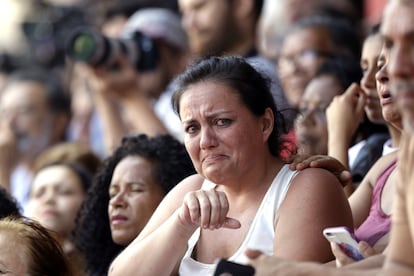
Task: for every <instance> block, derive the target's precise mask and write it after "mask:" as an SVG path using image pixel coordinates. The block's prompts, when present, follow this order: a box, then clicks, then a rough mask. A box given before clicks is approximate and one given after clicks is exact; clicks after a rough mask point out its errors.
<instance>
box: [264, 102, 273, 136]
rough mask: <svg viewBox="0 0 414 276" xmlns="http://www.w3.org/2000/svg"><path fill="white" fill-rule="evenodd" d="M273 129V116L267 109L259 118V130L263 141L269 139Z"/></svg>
mask: <svg viewBox="0 0 414 276" xmlns="http://www.w3.org/2000/svg"><path fill="white" fill-rule="evenodd" d="M274 127H275V116H274V114H273V111H272V109H270V108H269V107H268V108H266V110H265V113H264V114H263V116H262V118H261V128H262V133H263V139H264V141H267V140H268V139H269V136H270V134H271V133H272V131H273V128H274Z"/></svg>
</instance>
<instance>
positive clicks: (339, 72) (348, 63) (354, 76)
mask: <svg viewBox="0 0 414 276" xmlns="http://www.w3.org/2000/svg"><path fill="white" fill-rule="evenodd" d="M324 75H332V76H334V77H335V78H336V79H337V80H338V81H339V84H340V85H341V87H342V89H343V91H345V90H346V89H347V88H348V87H349V86H350V85H351V84H352V83H354V82H355V83H359V81H360V80H361V78H362V69H361V66H360V64H359V62H358V61H356V60H354V59H349V58H347V57H343V56H337V57H335V58H332V59H328V60H326V61H325V62H324V63H322V64H321V66H319V68H318V70H317V71H316V74H315V76H314V77H313V78H317V77H319V76H324Z"/></svg>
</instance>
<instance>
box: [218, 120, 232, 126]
mask: <svg viewBox="0 0 414 276" xmlns="http://www.w3.org/2000/svg"><path fill="white" fill-rule="evenodd" d="M231 123H232V120H230V119H218V120H217V125H218V126H228V125H230V124H231Z"/></svg>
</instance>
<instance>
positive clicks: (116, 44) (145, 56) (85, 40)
mask: <svg viewBox="0 0 414 276" xmlns="http://www.w3.org/2000/svg"><path fill="white" fill-rule="evenodd" d="M65 48H66V54H67V55H68V56H69V57H70V58H71V59H73V60H77V61H83V62H86V63H88V64H90V65H92V66H100V65H104V66H116V64H117V60H118V58H119V57H120V56H124V57H125V58H126V60H127V61H128V62H129V63H130V64H131V65H132V66H133V67H134V68H135V69H136V70H137V71H141V72H142V71H151V70H154V69H155V68H156V67H157V65H158V62H159V58H160V57H159V51H158V48H157V45H156V44H155V42H154V41H153V40H152V39H151V38H150V37H148V36H145V35H143V34H142V33H141V32H133V33H131V34H130V35H129V36H128V37H123V38H119V39H115V38H109V37H106V36H104V35H102V34H101V33H99V32H98V31H95V30H94V29H91V28H88V27H83V28H80V29H77V30H75V31H74V32H73V33H72V34H71V35H70V36H69V39H68V40H67V42H66V47H65Z"/></svg>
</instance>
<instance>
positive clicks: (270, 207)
mask: <svg viewBox="0 0 414 276" xmlns="http://www.w3.org/2000/svg"><path fill="white" fill-rule="evenodd" d="M296 174H297V171H291V170H290V169H289V166H288V165H284V166H283V167H282V168H281V170H280V171H279V173H278V174H277V175H276V177H275V179H274V180H273V182H272V184H271V186H270V187H269V189H268V190H267V192H266V195H265V196H264V198H263V200H262V203H261V204H260V207H259V209H258V210H257V213H256V215H255V218H254V220H253V223H252V225H251V226H250V229H249V231H248V232H247V235H246V238H245V239H244V241H243V242H242V244H241V245H240V247H239V249H238V250H237V251H236V252H235V253H234V254H233V256H231V257H230V258H229V260H230V261H233V262H237V263H242V264H243V263H246V262H247V257H246V256H245V255H244V251H245V250H246V249H247V248H252V249H258V250H260V251H262V252H264V253H265V254H267V255H273V240H274V237H275V229H274V221H275V216H276V212H277V210H278V209H279V207H280V205H281V204H282V202H283V200H284V199H285V196H286V193H287V191H288V189H289V186H290V183H291V182H292V179H293V178H294V176H295V175H296ZM215 186H216V184H214V183H212V182H209V181H208V180H205V181H204V183H203V186H202V189H203V190H208V189H212V188H214V187H215ZM235 231H237V230H235ZM199 237H200V228H198V229H197V230H196V231H195V232H194V234H193V235H192V236H191V238H190V239H189V240H188V248H187V251H186V253H185V255H184V257H183V259H182V260H181V264H180V268H179V275H181V276H187V275H188V276H190V275H213V272H214V269H215V264H205V263H201V262H198V261H196V260H194V259H193V258H191V254H192V252H193V250H194V247H195V245H196V243H197V241H198V239H199Z"/></svg>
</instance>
